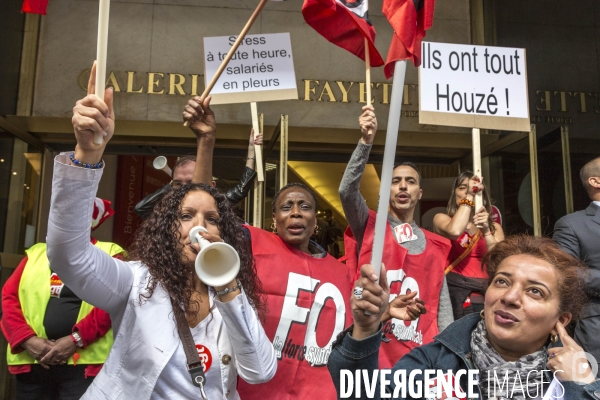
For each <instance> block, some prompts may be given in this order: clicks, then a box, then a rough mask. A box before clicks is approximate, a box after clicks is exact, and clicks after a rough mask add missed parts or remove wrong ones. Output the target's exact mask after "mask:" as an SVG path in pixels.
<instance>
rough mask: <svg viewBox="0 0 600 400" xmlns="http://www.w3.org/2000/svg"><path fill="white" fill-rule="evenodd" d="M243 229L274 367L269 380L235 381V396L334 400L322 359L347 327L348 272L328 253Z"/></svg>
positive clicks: (350, 280)
mask: <svg viewBox="0 0 600 400" xmlns="http://www.w3.org/2000/svg"><path fill="white" fill-rule="evenodd" d="M246 227H247V228H248V230H249V231H250V234H251V236H252V253H253V254H254V257H255V258H256V271H257V273H258V277H259V278H260V280H261V282H262V288H263V291H264V293H265V294H266V295H267V308H268V314H267V316H266V319H265V321H264V323H263V327H264V329H265V332H266V334H267V336H268V337H269V340H271V342H272V343H273V347H274V348H275V353H276V354H277V359H278V363H277V373H276V375H275V376H274V377H273V379H272V380H271V381H270V382H267V383H263V384H259V385H250V384H248V383H246V382H244V381H243V380H241V379H240V380H239V384H238V391H239V393H240V398H242V399H244V400H253V399H256V400H259V399H260V400H264V399H277V400H280V399H281V400H287V399H319V400H329V399H336V398H337V394H336V391H335V387H334V386H333V382H332V381H331V376H330V375H329V371H328V370H327V360H328V358H329V354H330V352H331V343H332V342H333V341H334V340H335V339H336V337H337V335H338V333H340V332H341V331H342V330H344V329H345V328H346V327H347V326H348V325H350V324H351V323H352V311H351V309H350V295H351V292H352V287H353V286H354V270H351V269H349V268H348V267H347V266H346V265H344V264H342V263H340V262H339V261H337V260H336V259H335V258H333V257H332V256H330V255H329V254H327V257H325V258H314V257H311V256H310V255H309V254H306V253H303V252H301V251H299V250H296V249H294V248H293V247H291V246H289V245H288V244H286V243H285V242H283V241H282V240H281V239H280V238H279V236H277V235H275V234H273V233H271V232H267V231H264V230H262V229H258V228H253V227H251V226H246Z"/></svg>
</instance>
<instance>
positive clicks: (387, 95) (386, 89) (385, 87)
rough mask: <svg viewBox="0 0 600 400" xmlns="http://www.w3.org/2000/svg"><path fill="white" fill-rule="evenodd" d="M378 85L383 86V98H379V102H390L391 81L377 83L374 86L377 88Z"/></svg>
mask: <svg viewBox="0 0 600 400" xmlns="http://www.w3.org/2000/svg"><path fill="white" fill-rule="evenodd" d="M379 86H382V87H383V100H381V103H380V104H390V88H391V87H392V84H391V83H379V82H378V83H377V84H376V85H375V88H376V89H378V88H379Z"/></svg>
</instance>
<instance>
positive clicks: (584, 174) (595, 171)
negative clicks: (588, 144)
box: [579, 157, 600, 192]
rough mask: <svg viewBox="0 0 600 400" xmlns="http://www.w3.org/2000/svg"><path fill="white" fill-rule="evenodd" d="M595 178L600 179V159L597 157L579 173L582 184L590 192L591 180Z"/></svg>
mask: <svg viewBox="0 0 600 400" xmlns="http://www.w3.org/2000/svg"><path fill="white" fill-rule="evenodd" d="M593 176H598V177H600V157H596V158H594V159H593V160H591V161H588V162H587V163H586V164H585V165H584V166H583V168H581V170H580V171H579V178H580V179H581V183H582V184H583V187H584V188H585V190H586V191H588V192H589V190H590V189H591V187H590V182H589V180H590V178H591V177H593Z"/></svg>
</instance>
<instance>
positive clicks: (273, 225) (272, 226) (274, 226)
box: [271, 221, 277, 233]
mask: <svg viewBox="0 0 600 400" xmlns="http://www.w3.org/2000/svg"><path fill="white" fill-rule="evenodd" d="M271 230H272V231H273V233H277V225H275V221H273V222H272V223H271Z"/></svg>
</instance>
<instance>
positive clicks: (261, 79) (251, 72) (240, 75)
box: [204, 33, 298, 104]
mask: <svg viewBox="0 0 600 400" xmlns="http://www.w3.org/2000/svg"><path fill="white" fill-rule="evenodd" d="M236 39H237V36H236V35H232V36H217V37H205V38H204V63H205V74H204V76H205V84H207V83H208V82H210V80H211V79H212V77H213V76H214V75H215V73H216V72H217V70H218V69H219V66H220V65H221V62H222V61H223V59H224V58H225V56H226V55H227V53H228V52H229V50H230V49H231V46H232V45H233V43H234V42H235V40H236ZM211 95H212V97H213V100H212V104H227V103H246V102H252V101H257V102H258V101H271V100H287V99H298V91H297V90H296V75H295V73H294V59H293V57H292V45H291V41H290V34H289V33H265V34H257V35H246V37H245V38H244V39H243V41H242V43H241V45H240V46H239V47H238V49H237V50H236V52H235V53H234V55H233V57H232V58H231V60H230V61H229V64H227V67H226V68H225V70H224V71H223V73H222V74H221V76H220V77H219V80H218V81H217V83H216V84H215V86H214V88H213V89H212V91H211Z"/></svg>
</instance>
